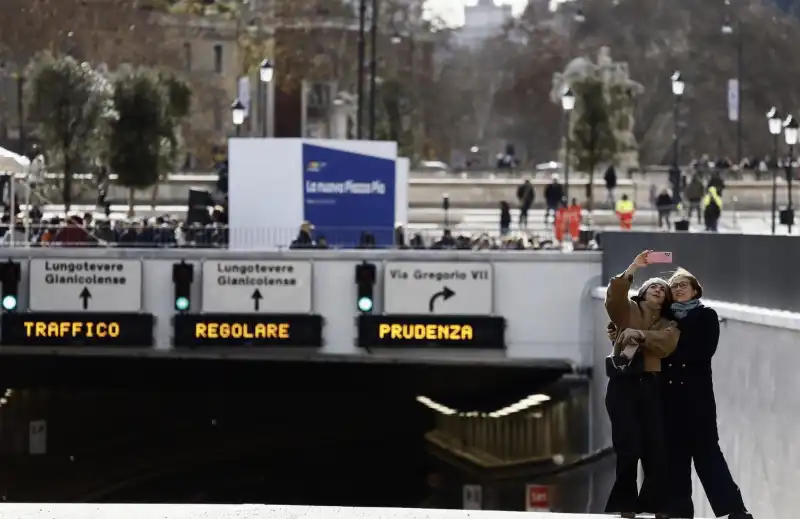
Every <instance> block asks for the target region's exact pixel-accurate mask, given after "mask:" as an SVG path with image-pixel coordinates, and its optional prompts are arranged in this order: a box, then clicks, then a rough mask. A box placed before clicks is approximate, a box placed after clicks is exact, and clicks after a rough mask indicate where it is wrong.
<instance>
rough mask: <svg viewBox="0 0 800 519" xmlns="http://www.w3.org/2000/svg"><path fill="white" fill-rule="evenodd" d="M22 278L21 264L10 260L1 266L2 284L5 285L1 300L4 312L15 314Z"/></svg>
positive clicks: (0, 277)
mask: <svg viewBox="0 0 800 519" xmlns="http://www.w3.org/2000/svg"><path fill="white" fill-rule="evenodd" d="M21 278H22V269H21V268H20V265H19V262H17V261H13V260H8V261H7V262H6V263H3V264H1V265H0V282H2V283H3V288H2V295H3V298H2V300H0V302H2V305H3V310H4V311H6V312H15V311H16V310H17V302H18V301H19V280H20V279H21Z"/></svg>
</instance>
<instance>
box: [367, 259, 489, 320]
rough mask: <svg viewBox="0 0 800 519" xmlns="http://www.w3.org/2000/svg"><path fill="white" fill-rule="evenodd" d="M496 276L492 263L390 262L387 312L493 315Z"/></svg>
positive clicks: (386, 270) (386, 271) (386, 283)
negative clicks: (494, 280) (494, 275)
mask: <svg viewBox="0 0 800 519" xmlns="http://www.w3.org/2000/svg"><path fill="white" fill-rule="evenodd" d="M493 279H494V277H493V272H492V265H491V263H466V262H458V263H447V262H437V261H426V262H418V263H416V262H415V263H412V262H387V263H386V266H385V267H384V271H383V289H384V296H383V298H384V312H385V313H387V314H440V315H490V314H491V313H492V306H493V305H492V296H493V289H492V285H493Z"/></svg>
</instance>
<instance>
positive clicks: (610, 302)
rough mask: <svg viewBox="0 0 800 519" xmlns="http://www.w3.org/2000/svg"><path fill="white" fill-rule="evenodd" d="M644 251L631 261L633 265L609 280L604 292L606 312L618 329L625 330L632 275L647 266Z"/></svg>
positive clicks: (629, 309)
mask: <svg viewBox="0 0 800 519" xmlns="http://www.w3.org/2000/svg"><path fill="white" fill-rule="evenodd" d="M649 252H650V251H644V252H642V253H641V254H639V255H638V256H636V258H635V259H634V260H633V263H631V265H630V266H629V267H628V268H627V269H625V272H623V273H622V274H620V275H619V276H616V277H613V278H611V281H609V282H608V290H607V291H606V312H607V313H608V317H609V318H610V319H611V322H613V323H614V324H616V325H617V327H618V328H627V326H628V319H629V317H630V312H631V305H634V304H636V303H634V302H633V301H631V300H630V298H629V297H628V292H630V290H631V283H633V275H634V273H635V272H636V271H637V270H639V269H640V268H642V267H644V266H646V265H647V254H648V253H649Z"/></svg>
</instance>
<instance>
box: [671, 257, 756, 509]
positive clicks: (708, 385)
mask: <svg viewBox="0 0 800 519" xmlns="http://www.w3.org/2000/svg"><path fill="white" fill-rule="evenodd" d="M669 285H670V290H671V292H672V298H673V300H674V302H673V303H672V313H673V315H674V318H675V319H676V321H677V323H678V329H679V330H680V338H679V340H678V345H677V348H676V349H675V352H674V353H673V354H672V355H671V356H670V357H669V359H667V360H665V361H664V363H663V364H662V368H663V372H662V373H663V375H662V380H661V382H662V387H663V393H662V394H663V397H664V419H665V425H666V432H667V436H668V437H669V459H670V467H669V475H670V484H669V489H670V494H671V499H670V507H669V512H670V514H671V515H672V516H673V517H685V518H691V517H694V506H693V504H692V461H694V468H695V471H696V472H697V477H698V478H699V479H700V482H701V483H702V484H703V489H705V492H706V496H707V497H708V501H709V503H710V504H711V508H712V509H713V510H714V515H716V516H717V517H722V516H724V515H727V516H728V517H729V518H730V519H753V516H752V515H750V513H749V512H748V511H747V508H746V507H745V505H744V500H743V499H742V492H741V490H739V487H738V486H737V485H736V483H735V482H734V480H733V476H732V475H731V471H730V469H729V468H728V464H727V463H726V462H725V456H724V455H723V454H722V450H721V449H720V446H719V431H718V428H717V404H716V399H715V398H714V384H713V381H712V377H711V359H712V358H713V357H714V353H716V351H717V346H718V344H719V317H718V316H717V312H715V311H714V309H713V308H709V307H707V306H704V305H703V303H702V302H701V298H702V297H703V287H702V286H701V285H700V283H699V282H698V281H697V278H696V277H694V276H693V275H692V274H690V273H689V272H688V271H686V270H684V269H678V270H677V271H676V272H675V273H674V274H673V275H672V276H671V277H670V278H669Z"/></svg>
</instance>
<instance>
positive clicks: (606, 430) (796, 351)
mask: <svg viewBox="0 0 800 519" xmlns="http://www.w3.org/2000/svg"><path fill="white" fill-rule="evenodd" d="M604 293H605V289H596V290H595V291H594V294H593V295H594V297H595V300H594V314H595V323H594V336H595V346H594V355H593V358H594V369H595V371H594V373H595V374H596V376H595V377H594V380H593V381H592V392H593V397H592V400H593V402H592V411H593V422H594V423H593V438H592V441H593V443H594V445H593V448H595V449H597V448H600V447H603V446H608V445H610V444H611V434H610V426H609V423H608V418H607V415H606V410H605V406H604V403H603V399H604V397H605V386H606V380H607V379H606V378H605V377H604V376H603V372H604V370H603V358H604V357H605V356H606V355H607V354H608V351H609V344H608V337H607V336H606V334H605V326H606V323H607V322H608V317H607V315H606V313H605V309H604V307H603V303H602V297H603V295H604ZM705 303H706V304H708V305H709V306H711V307H713V308H714V309H716V311H717V313H718V314H719V316H720V317H721V318H722V319H724V322H723V323H721V337H720V347H719V349H718V350H717V354H716V355H715V356H714V364H713V369H714V389H715V393H716V399H717V415H718V421H719V433H720V444H721V446H722V451H723V453H724V454H725V457H726V459H727V461H728V465H729V466H730V469H731V472H732V473H733V476H734V479H735V480H736V482H737V483H738V484H739V486H740V487H741V489H742V493H743V495H744V499H745V504H746V505H747V506H748V508H749V509H750V511H751V512H752V513H753V515H754V516H755V517H784V516H789V515H791V514H792V513H794V511H795V510H797V509H798V507H800V493H798V492H797V487H798V485H800V443H798V441H797V438H800V419H798V417H800V376H798V366H800V347H798V345H799V344H800V314H796V313H790V312H783V311H778V310H767V309H763V308H757V307H748V306H744V305H735V304H730V303H724V302H719V301H711V300H707V301H705ZM694 500H695V507H696V508H695V515H696V516H698V517H713V513H712V511H711V507H710V505H709V504H708V502H707V500H706V498H705V493H704V492H703V488H702V486H701V485H700V484H699V481H698V480H697V478H696V476H695V481H694Z"/></svg>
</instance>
